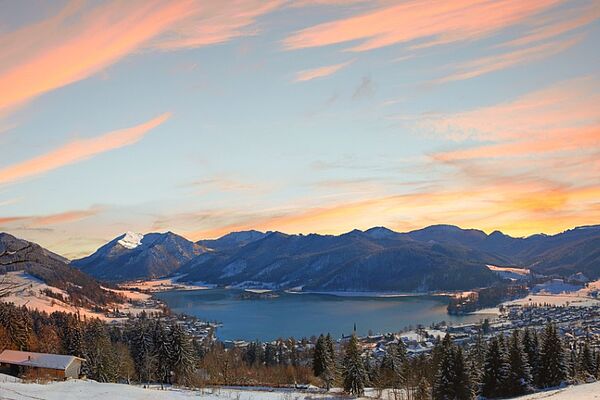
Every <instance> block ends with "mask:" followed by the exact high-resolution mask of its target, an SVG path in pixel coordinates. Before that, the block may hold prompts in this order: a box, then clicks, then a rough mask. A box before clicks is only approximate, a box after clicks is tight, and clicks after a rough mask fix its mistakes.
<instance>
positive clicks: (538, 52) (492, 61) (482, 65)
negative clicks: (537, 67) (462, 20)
mask: <svg viewBox="0 0 600 400" xmlns="http://www.w3.org/2000/svg"><path fill="white" fill-rule="evenodd" d="M582 38H583V37H582V36H577V37H574V38H568V39H564V40H555V41H552V42H548V43H544V44H540V45H537V46H533V47H528V48H523V49H518V50H514V51H510V52H506V53H501V54H495V55H492V56H487V57H482V58H478V59H475V60H471V61H468V62H466V63H463V64H459V65H457V66H455V67H454V69H455V71H454V72H452V73H451V74H449V75H447V76H445V77H443V78H440V79H436V80H435V81H433V83H438V84H439V83H447V82H452V81H459V80H465V79H471V78H475V77H478V76H481V75H484V74H488V73H490V72H494V71H499V70H502V69H506V68H509V67H515V66H518V65H523V64H527V63H530V62H534V61H537V60H541V59H544V58H547V57H550V56H553V55H556V54H558V53H561V52H563V51H565V50H567V49H568V48H570V47H572V46H574V45H575V44H577V43H579V42H580V41H581V39H582Z"/></svg>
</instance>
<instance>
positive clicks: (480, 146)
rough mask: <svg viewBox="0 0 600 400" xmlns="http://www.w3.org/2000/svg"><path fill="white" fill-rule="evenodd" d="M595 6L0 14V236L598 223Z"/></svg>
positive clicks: (77, 6)
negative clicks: (437, 224) (433, 225)
mask: <svg viewBox="0 0 600 400" xmlns="http://www.w3.org/2000/svg"><path fill="white" fill-rule="evenodd" d="M599 19H600V2H599V1H597V0H591V1H560V0H536V1H523V0H497V1H492V0H456V1H424V0H407V1H385V0H383V1H379V2H378V1H360V0H347V1H343V0H304V1H303V0H297V1H283V0H282V1H279V0H276V1H267V0H237V1H226V0H219V1H216V0H209V1H193V0H189V1H188V0H182V1H153V0H144V1H114V2H110V1H98V2H94V1H77V0H76V1H33V0H25V1H0V155H1V157H0V231H7V232H9V233H11V234H13V235H15V236H18V237H22V238H25V239H28V240H33V241H36V242H38V243H40V244H41V245H43V246H46V247H48V248H49V249H51V250H53V251H56V252H58V253H60V254H63V255H65V256H67V257H70V258H72V257H80V256H82V255H86V254H89V253H90V252H92V251H93V250H95V249H96V248H97V247H99V246H100V245H101V244H103V243H104V242H106V241H107V240H110V239H112V238H114V237H115V236H117V235H119V234H121V233H123V232H125V231H129V230H130V231H136V232H151V231H167V230H170V231H173V232H175V233H178V234H181V235H183V236H185V237H187V238H189V239H193V240H197V239H201V238H213V237H217V236H220V235H222V234H224V233H227V232H229V231H234V230H244V229H258V230H279V231H283V232H287V233H310V232H317V233H336V234H337V233H342V232H346V231H349V230H352V229H354V228H358V229H367V228H369V227H372V226H381V225H383V226H387V227H388V228H391V229H395V230H399V231H406V230H411V229H416V228H420V227H423V226H427V225H431V224H436V223H447V224H455V225H459V226H461V227H464V228H471V227H472V228H479V229H483V230H484V231H486V232H491V231H494V230H496V229H498V230H501V231H503V232H505V233H508V234H511V235H513V236H526V235H529V234H532V233H538V232H545V233H556V232H560V231H563V230H565V229H567V228H571V227H574V226H578V225H589V224H598V223H600V45H599V43H600V22H599Z"/></svg>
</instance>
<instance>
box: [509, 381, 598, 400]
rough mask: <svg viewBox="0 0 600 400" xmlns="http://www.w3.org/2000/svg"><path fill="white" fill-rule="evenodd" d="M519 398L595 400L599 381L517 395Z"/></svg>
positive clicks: (523, 399)
mask: <svg viewBox="0 0 600 400" xmlns="http://www.w3.org/2000/svg"><path fill="white" fill-rule="evenodd" d="M517 399H519V400H534V399H536V400H537V399H551V400H574V399H577V400H592V399H594V400H596V399H600V382H594V383H588V384H586V385H577V386H568V387H566V388H564V389H558V390H549V391H546V392H541V393H535V394H530V395H527V396H521V397H517Z"/></svg>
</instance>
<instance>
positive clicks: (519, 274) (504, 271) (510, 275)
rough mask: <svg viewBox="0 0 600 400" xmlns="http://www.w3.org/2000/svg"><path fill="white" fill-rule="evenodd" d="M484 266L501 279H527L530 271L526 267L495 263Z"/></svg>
mask: <svg viewBox="0 0 600 400" xmlns="http://www.w3.org/2000/svg"><path fill="white" fill-rule="evenodd" d="M486 267H488V269H489V270H490V271H492V272H495V273H496V274H497V275H498V276H500V277H501V278H503V279H512V280H516V281H519V280H524V279H527V277H528V276H529V274H530V273H531V271H530V270H529V269H527V268H516V267H497V266H495V265H486Z"/></svg>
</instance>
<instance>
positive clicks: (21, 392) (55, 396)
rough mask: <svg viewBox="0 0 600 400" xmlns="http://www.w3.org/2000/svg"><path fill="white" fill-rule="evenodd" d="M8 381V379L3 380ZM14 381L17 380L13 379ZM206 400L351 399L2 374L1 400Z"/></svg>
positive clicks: (597, 393) (587, 393)
mask: <svg viewBox="0 0 600 400" xmlns="http://www.w3.org/2000/svg"><path fill="white" fill-rule="evenodd" d="M3 378H4V379H3ZM13 379H14V378H13ZM192 398H202V399H206V400H226V399H235V400H317V399H322V400H324V399H330V400H335V399H337V400H341V399H348V398H349V397H346V396H342V395H340V394H336V393H331V394H327V393H317V392H314V391H313V392H301V391H293V390H285V389H279V390H276V389H268V388H256V389H234V388H227V389H224V388H222V389H220V388H215V389H213V388H211V389H199V390H182V389H168V390H159V389H158V388H152V389H144V388H141V387H139V386H133V385H123V384H117V383H98V382H94V381H85V380H70V381H66V382H55V383H49V384H35V383H19V382H18V381H16V382H14V381H12V379H9V378H6V375H1V374H0V399H2V400H4V399H7V400H31V399H37V400H81V399H89V400H104V399H129V400H185V399H192ZM376 398H380V399H382V400H388V399H392V398H393V394H391V393H389V394H388V393H385V394H384V395H383V396H382V397H377V396H376V393H375V392H374V391H372V390H369V391H367V397H362V398H361V399H376ZM546 398H549V399H551V400H572V399H577V400H592V399H594V400H596V399H600V382H595V383H590V384H587V385H579V386H569V387H567V388H564V389H559V390H551V391H547V392H541V393H536V394H533V395H528V396H523V397H518V399H519V400H534V399H535V400H539V399H546Z"/></svg>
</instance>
